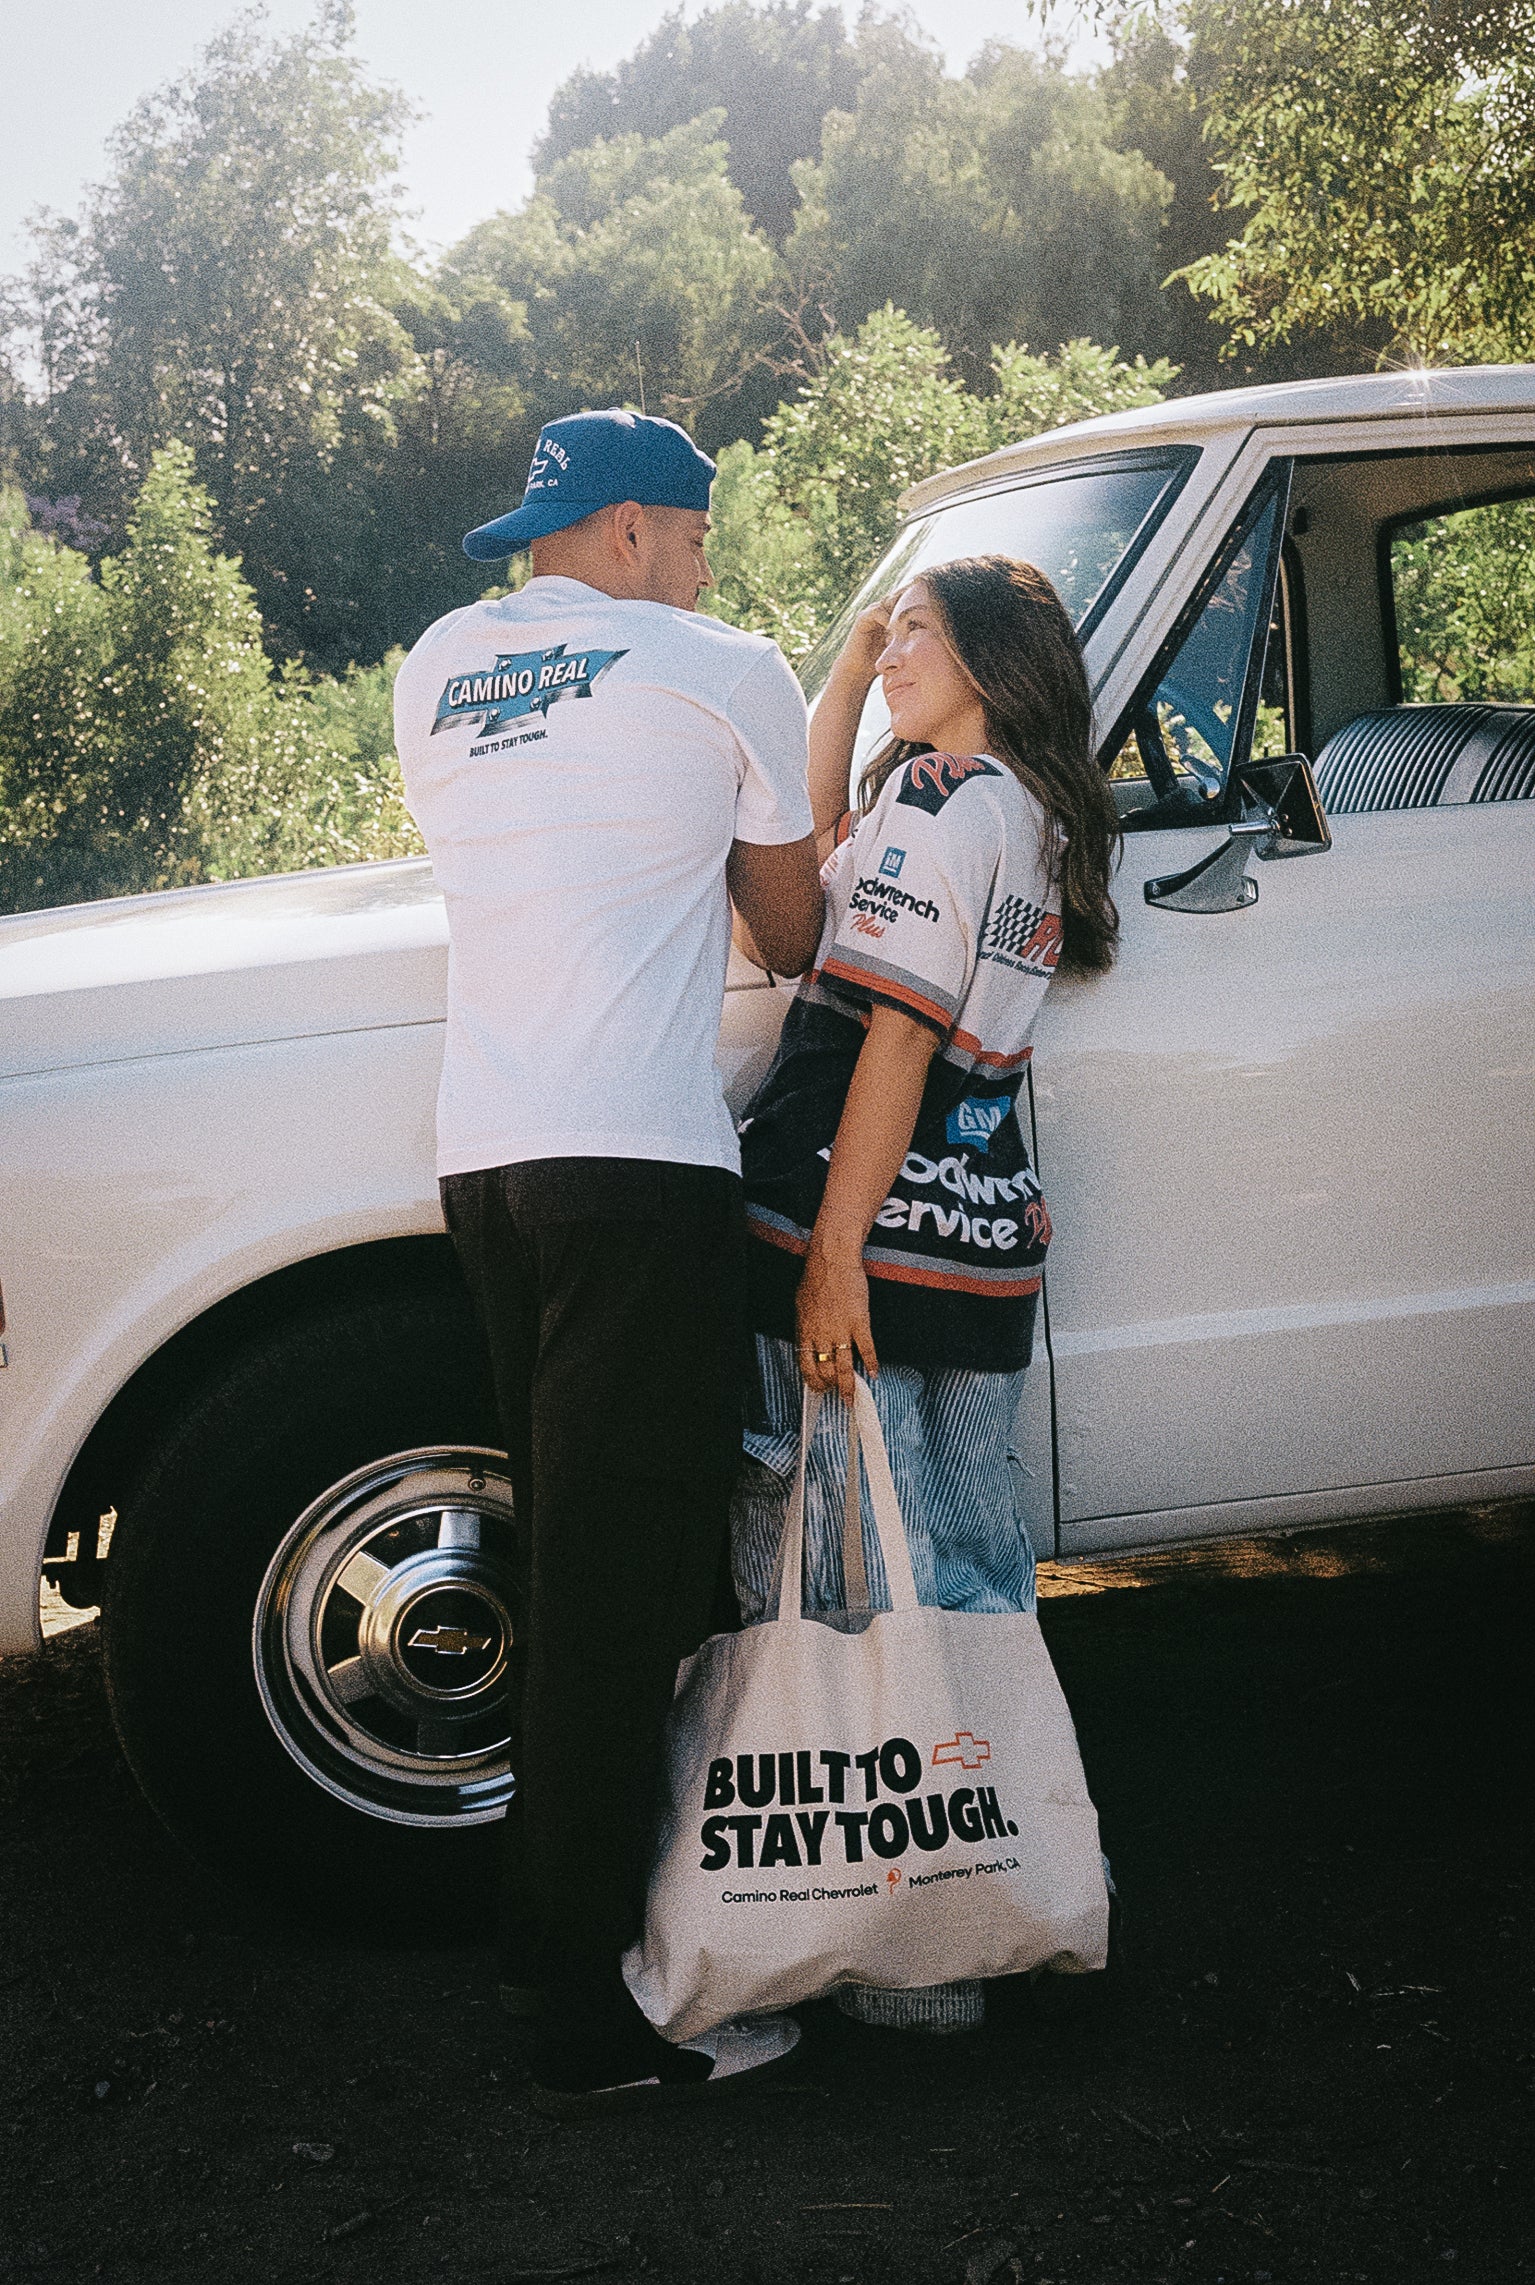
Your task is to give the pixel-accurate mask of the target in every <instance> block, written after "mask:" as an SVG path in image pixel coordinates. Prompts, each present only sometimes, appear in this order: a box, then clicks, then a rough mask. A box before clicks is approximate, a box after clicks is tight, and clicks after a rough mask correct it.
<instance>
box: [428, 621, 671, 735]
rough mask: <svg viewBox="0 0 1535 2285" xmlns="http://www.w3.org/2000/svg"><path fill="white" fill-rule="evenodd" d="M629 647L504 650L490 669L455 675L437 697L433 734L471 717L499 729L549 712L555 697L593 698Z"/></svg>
mask: <svg viewBox="0 0 1535 2285" xmlns="http://www.w3.org/2000/svg"><path fill="white" fill-rule="evenodd" d="M628 655H629V654H628V652H627V651H575V652H572V653H571V654H570V655H569V656H567V655H566V650H565V645H564V644H563V643H556V644H555V645H554V647H553V649H552V650H547V651H518V652H512V651H503V652H502V653H501V655H500V657H499V658H498V659H497V660H496V663H495V665H494V666H493V667H492V668H491V670H490V672H489V673H488V674H456V675H454V676H452V677H451V679H450V680H449V681H448V683H447V684H446V685H445V686H444V689H443V693H442V696H441V698H439V699H438V701H437V714H436V718H435V719H434V721H433V723H432V736H433V737H434V738H435V737H436V735H437V733H438V731H439V730H447V729H451V728H454V727H456V726H457V725H458V724H460V723H465V722H473V721H474V720H475V718H476V716H478V718H479V727H480V730H481V731H482V732H485V731H488V730H497V729H499V728H500V726H501V724H502V723H503V722H515V721H516V720H517V719H518V718H519V716H521V715H524V714H547V713H548V711H549V709H550V707H551V706H552V705H553V704H554V702H555V700H556V699H557V698H590V697H591V695H592V685H593V683H594V682H596V681H597V680H598V678H599V677H600V676H602V675H604V674H606V673H607V671H608V668H609V667H610V666H612V665H613V663H614V661H615V660H617V659H621V658H627V657H628Z"/></svg>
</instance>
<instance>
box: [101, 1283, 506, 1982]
mask: <svg viewBox="0 0 1535 2285" xmlns="http://www.w3.org/2000/svg"><path fill="white" fill-rule="evenodd" d="M495 1441H496V1430H495V1426H494V1417H493V1411H492V1406H491V1400H490V1395H489V1389H488V1385H487V1380H486V1374H485V1368H484V1364H483V1362H482V1359H481V1355H480V1352H479V1347H478V1343H477V1341H476V1339H475V1336H474V1331H473V1326H472V1322H471V1320H470V1318H469V1315H468V1311H467V1308H466V1307H465V1305H464V1302H463V1300H462V1298H461V1297H460V1296H458V1295H456V1294H454V1293H452V1292H450V1291H448V1290H447V1289H443V1290H442V1291H441V1292H440V1293H426V1294H423V1293H422V1292H420V1291H419V1290H416V1291H412V1292H411V1293H409V1294H408V1295H402V1296H401V1297H399V1298H398V1299H397V1300H395V1301H390V1300H389V1299H388V1298H385V1297H381V1298H378V1299H370V1300H367V1301H359V1302H352V1303H338V1304H337V1305H335V1307H334V1308H333V1309H331V1310H330V1311H328V1312H320V1313H317V1314H316V1315H314V1316H311V1317H307V1318H305V1319H304V1320H303V1321H302V1322H301V1323H298V1324H290V1325H287V1326H285V1327H281V1328H277V1329H274V1330H273V1331H272V1332H270V1333H269V1334H267V1335H265V1336H262V1337H260V1338H258V1339H257V1340H256V1341H255V1342H254V1343H253V1344H252V1345H250V1346H249V1347H247V1348H246V1349H244V1350H242V1351H241V1353H240V1354H239V1355H238V1356H237V1357H236V1358H235V1359H234V1360H233V1361H232V1362H231V1363H229V1365H228V1366H227V1367H226V1368H225V1369H224V1370H223V1372H222V1373H221V1374H220V1376H219V1377H218V1378H217V1380H216V1381H215V1382H214V1383H213V1385H211V1386H208V1387H205V1388H204V1389H203V1390H202V1392H201V1393H200V1395H199V1396H198V1397H197V1398H196V1400H195V1401H194V1402H193V1403H192V1404H191V1406H190V1407H189V1408H188V1410H187V1411H186V1412H185V1413H184V1414H183V1415H182V1417H181V1418H180V1419H179V1420H178V1421H177V1423H176V1424H175V1426H174V1428H173V1429H172V1430H171V1431H170V1433H169V1434H168V1435H167V1436H166V1437H165V1438H164V1440H163V1442H162V1444H161V1445H160V1447H159V1449H158V1450H157V1451H156V1452H155V1453H154V1455H153V1456H152V1458H151V1459H150V1461H149V1464H148V1466H147V1468H146V1470H145V1473H144V1475H143V1476H142V1478H141V1479H140V1482H139V1485H138V1489H137V1491H136V1494H135V1497H134V1499H133V1501H132V1503H131V1505H130V1506H129V1508H128V1509H127V1510H126V1511H125V1513H124V1514H123V1515H122V1516H121V1518H120V1519H119V1522H118V1525H117V1530H116V1533H115V1536H114V1540H113V1546H112V1556H111V1561H110V1563H109V1564H108V1566H107V1571H106V1580H105V1599H104V1604H103V1610H102V1627H103V1647H104V1652H105V1660H106V1672H107V1687H108V1692H109V1695H110V1699H111V1705H112V1712H113V1718H114V1720H115V1722H116V1724H117V1729H118V1734H119V1736H120V1737H121V1739H122V1743H123V1748H124V1751H125V1752H126V1754H127V1757H128V1760H129V1762H130V1764H131V1766H132V1768H133V1770H134V1773H135V1775H136V1776H137V1778H138V1780H139V1782H140V1784H141V1785H142V1787H143V1789H144V1791H145V1793H146V1794H147V1795H148V1797H149V1800H150V1801H151V1803H152V1804H153V1806H154V1807H155V1809H156V1810H157V1811H158V1812H159V1814H160V1815H161V1817H162V1818H163V1819H164V1820H165V1822H166V1824H168V1825H169V1826H170V1828H171V1830H172V1831H173V1832H174V1833H175V1834H176V1835H177V1836H178V1837H179V1838H180V1839H181V1840H182V1841H184V1842H185V1843H186V1845H187V1846H188V1847H189V1848H190V1849H192V1850H193V1851H194V1852H195V1853H196V1854H197V1855H198V1856H200V1857H202V1858H203V1859H204V1860H205V1861H206V1862H207V1863H209V1864H210V1865H212V1866H213V1867H214V1868H215V1869H216V1870H218V1871H220V1872H223V1873H225V1874H228V1875H230V1876H232V1877H233V1878H234V1879H235V1880H236V1881H238V1882H239V1883H240V1884H241V1885H243V1886H246V1887H252V1888H257V1889H260V1890H262V1891H264V1892H266V1893H268V1894H275V1895H277V1896H278V1897H279V1898H280V1899H281V1900H282V1901H284V1902H286V1903H288V1904H291V1905H293V1906H295V1907H297V1908H298V1909H300V1910H302V1911H306V1912H308V1913H311V1914H318V1915H320V1916H322V1917H325V1918H330V1919H339V1920H340V1921H341V1922H342V1924H344V1925H345V1926H346V1927H347V1928H348V1930H350V1931H353V1932H357V1931H359V1930H362V1929H372V1930H376V1931H378V1932H381V1933H387V1934H389V1935H391V1936H394V1937H400V1936H408V1935H409V1934H411V1933H412V1932H413V1931H416V1930H419V1931H420V1932H422V1933H423V1934H428V1933H429V1934H431V1935H432V1936H434V1937H439V1936H440V1934H441V1931H442V1927H443V1914H444V1909H445V1908H446V1909H447V1910H449V1911H450V1912H451V1914H452V1915H453V1922H454V1925H455V1926H456V1927H457V1928H459V1929H460V1930H462V1929H463V1928H464V1927H465V1924H466V1916H467V1919H468V1921H469V1923H470V1924H473V1923H474V1922H477V1921H480V1920H482V1919H483V1918H484V1916H485V1915H486V1914H487V1913H488V1911H489V1908H490V1905H491V1902H492V1887H493V1869H492V1868H493V1856H494V1843H495V1828H496V1824H497V1822H498V1820H499V1819H500V1818H501V1817H502V1815H503V1814H504V1811H505V1808H506V1804H507V1801H508V1800H509V1798H510V1796H511V1793H512V1790H513V1784H514V1780H513V1775H512V1770H511V1760H510V1749H509V1732H510V1720H509V1714H510V1706H511V1676H510V1662H511V1658H512V1651H513V1617H512V1613H513V1607H514V1604H515V1602H516V1599H517V1581H518V1577H519V1542H518V1528H517V1522H516V1517H515V1514H514V1511H513V1500H512V1489H511V1485H510V1484H509V1482H508V1481H507V1477H506V1463H505V1459H504V1456H503V1455H502V1454H500V1453H498V1452H497V1451H496V1450H495V1449H494V1446H495Z"/></svg>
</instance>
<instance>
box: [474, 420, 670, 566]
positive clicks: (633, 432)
mask: <svg viewBox="0 0 1535 2285" xmlns="http://www.w3.org/2000/svg"><path fill="white" fill-rule="evenodd" d="M713 482H714V462H713V461H712V460H711V459H710V458H709V456H708V454H707V453H704V452H700V451H699V449H698V447H697V445H696V444H695V443H694V442H693V439H692V438H691V437H690V436H689V435H688V434H687V431H686V430H685V429H680V428H678V426H677V424H676V422H675V421H663V420H653V419H652V418H650V416H649V415H647V414H645V413H626V412H619V411H617V410H615V411H612V412H604V413H572V414H571V415H570V416H569V418H568V419H567V420H558V421H550V422H549V423H548V424H547V425H546V426H545V427H544V428H543V429H542V430H541V431H540V433H539V439H538V445H537V449H536V450H535V452H534V454H533V464H532V466H531V467H530V468H529V470H528V483H527V489H526V491H525V492H524V493H523V495H522V506H521V507H520V508H514V509H513V510H512V511H511V513H510V515H506V516H497V518H496V520H495V522H494V523H492V524H480V525H479V526H478V527H477V528H476V529H475V530H474V531H472V532H469V533H467V534H466V536H465V539H464V553H465V555H468V556H472V557H473V558H474V560H475V562H476V563H499V562H500V561H501V560H502V558H503V557H504V556H508V555H515V554H516V553H517V551H518V549H519V548H524V547H527V546H528V544H529V543H530V542H531V541H533V540H539V539H545V538H547V536H548V534H549V533H550V532H562V531H564V529H565V527H566V525H567V524H578V523H580V521H581V519H582V518H583V516H590V515H595V513H596V511H597V510H598V509H599V508H614V507H617V505H618V503H619V502H620V501H621V500H637V501H638V502H639V504H640V506H641V507H644V508H705V509H706V508H707V507H708V505H709V487H710V485H711V484H712V483H713Z"/></svg>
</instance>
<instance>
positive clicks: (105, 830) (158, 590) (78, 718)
mask: <svg viewBox="0 0 1535 2285" xmlns="http://www.w3.org/2000/svg"><path fill="white" fill-rule="evenodd" d="M210 523H211V507H210V502H209V499H208V495H207V493H206V492H205V491H204V490H203V488H202V487H201V486H200V485H199V484H198V483H197V482H196V480H195V478H194V476H193V473H192V454H191V450H190V448H189V447H188V446H187V445H184V444H171V445H168V446H166V447H165V448H164V450H163V451H161V452H158V453H156V454H155V456H154V457H153V459H152V461H151V463H150V468H149V473H148V475H147V476H146V478H145V481H144V484H143V486H142V488H141V490H140V493H139V496H138V499H137V500H136V502H135V503H134V506H133V508H132V511H131V513H130V516H129V520H128V533H127V544H126V546H125V547H124V549H123V551H122V553H121V554H120V555H117V556H113V557H109V558H107V560H106V561H105V562H104V563H103V564H102V566H101V571H100V576H99V578H93V576H92V574H91V569H90V566H89V564H88V563H87V562H86V560H85V558H84V557H83V556H82V555H81V554H80V553H79V552H77V551H75V550H73V549H69V548H66V547H63V546H61V545H60V544H59V543H58V542H57V540H55V539H52V538H50V537H47V536H45V535H43V534H39V533H35V532H33V531H31V530H30V528H29V526H28V521H27V518H26V515H25V508H24V504H23V503H22V502H21V501H20V500H19V498H18V497H17V496H16V495H15V494H7V495H6V496H5V512H4V516H3V518H0V553H3V556H4V558H5V561H4V564H3V568H4V570H5V571H6V572H7V573H8V575H9V576H8V577H7V579H6V582H5V586H4V588H3V590H0V593H3V595H4V605H3V609H0V901H3V903H4V905H5V906H6V908H8V909H16V908H17V907H23V906H34V905H47V904H60V903H68V902H73V901H78V900H80V899H82V898H87V897H97V896H112V895H129V894H133V893H135V892H137V891H140V890H144V889H154V888H171V887H179V886H182V885H185V884H187V883H190V882H194V881H199V880H210V879H220V878H227V877H234V876H237V875H241V874H245V873H252V872H273V871H282V870H284V869H286V868H287V867H288V866H291V865H304V864H326V863H330V864H334V863H339V862H345V861H347V860H348V859H350V858H355V857H360V856H371V855H390V854H395V853H398V852H399V851H400V850H402V849H404V848H406V847H410V846H414V845H415V844H414V835H413V832H412V829H411V828H410V825H409V821H408V819H407V818H406V816H405V812H404V809H403V806H402V804H401V801H400V796H399V790H398V773H397V770H396V769H395V768H394V765H393V756H392V752H389V753H388V755H387V758H386V756H385V754H384V753H381V752H380V750H379V748H378V744H377V741H376V739H370V738H369V736H368V733H367V727H366V721H367V718H366V715H365V713H364V712H363V711H362V710H361V709H357V710H356V721H355V726H354V728H353V730H352V733H351V735H350V737H349V738H348V737H337V736H335V735H334V728H335V711H336V709H335V703H334V701H332V704H331V719H330V724H329V725H328V724H327V718H326V709H325V707H324V706H323V705H319V706H317V705H316V703H315V693H314V689H313V686H312V685H311V684H310V683H309V682H308V681H307V679H306V678H305V677H303V676H302V675H299V674H296V673H293V672H290V673H289V674H287V675H286V676H279V675H277V674H275V673H274V670H273V668H272V665H271V662H270V661H269V660H268V658H267V656H266V653H265V651H264V650H263V648H262V643H261V621H260V616H259V614H258V612H257V610H256V606H255V601H254V598H253V596H252V594H251V591H250V589H249V587H248V586H247V585H246V583H245V581H244V579H243V578H242V577H241V574H240V570H239V567H238V565H237V564H235V563H233V562H232V561H231V560H230V559H229V558H228V557H227V556H220V555H217V554H215V552H214V550H213V548H212V546H211V544H210V539H209V526H210ZM328 726H329V727H330V728H331V729H332V735H331V736H330V737H329V738H327V736H326V731H327V727H328Z"/></svg>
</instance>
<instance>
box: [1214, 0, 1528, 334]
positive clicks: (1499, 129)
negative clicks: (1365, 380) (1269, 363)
mask: <svg viewBox="0 0 1535 2285" xmlns="http://www.w3.org/2000/svg"><path fill="white" fill-rule="evenodd" d="M1185 19H1186V22H1187V24H1188V27H1189V29H1190V31H1191V32H1192V34H1193V37H1194V41H1195V46H1196V50H1197V51H1198V52H1199V54H1200V56H1201V58H1202V59H1203V66H1204V68H1205V69H1206V70H1207V71H1208V73H1209V75H1210V96H1209V112H1208V118H1209V129H1208V132H1209V136H1210V141H1211V147H1212V150H1213V152H1214V157H1215V165H1216V170H1217V173H1218V174H1219V176H1220V183H1221V188H1220V203H1221V207H1222V209H1223V212H1224V213H1225V215H1226V217H1227V221H1228V224H1229V225H1234V226H1235V228H1236V230H1237V231H1238V232H1239V235H1233V236H1231V237H1230V239H1229V241H1228V243H1227V245H1226V246H1225V247H1224V248H1222V249H1221V250H1220V251H1219V252H1216V253H1212V254H1208V255H1206V256H1205V257H1204V258H1203V259H1202V260H1199V261H1196V262H1195V263H1194V264H1193V265H1192V267H1191V268H1190V270H1189V272H1188V277H1189V281H1190V283H1191V284H1192V286H1193V287H1194V289H1195V290H1196V291H1197V292H1198V293H1200V294H1203V295H1205V296H1206V297H1207V298H1208V299H1209V301H1210V302H1211V304H1212V306H1213V309H1214V311H1215V314H1216V316H1217V317H1218V318H1219V319H1220V320H1221V321H1222V322H1223V323H1224V324H1225V325H1226V326H1227V328H1228V329H1229V332H1230V338H1231V349H1232V351H1233V352H1240V351H1241V350H1243V349H1244V348H1250V349H1255V350H1258V351H1265V350H1269V349H1272V348H1274V347H1276V346H1279V345H1283V344H1285V343H1287V342H1291V341H1297V340H1300V341H1308V340H1309V341H1311V342H1313V343H1315V342H1321V343H1326V344H1330V345H1333V346H1334V347H1342V348H1343V349H1345V350H1346V351H1349V352H1351V354H1352V357H1353V359H1354V361H1358V360H1359V359H1360V358H1361V357H1365V356H1368V354H1369V353H1370V352H1371V351H1374V352H1375V353H1377V354H1380V355H1386V354H1390V355H1393V356H1398V357H1407V358H1413V359H1428V360H1431V361H1444V360H1446V359H1450V360H1455V359H1472V358H1500V357H1511V358H1516V359H1517V358H1523V357H1527V356H1529V355H1530V354H1531V349H1532V344H1535V0H1496V4H1494V0H1243V5H1242V6H1241V7H1233V6H1231V5H1229V0H1186V6H1185Z"/></svg>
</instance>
